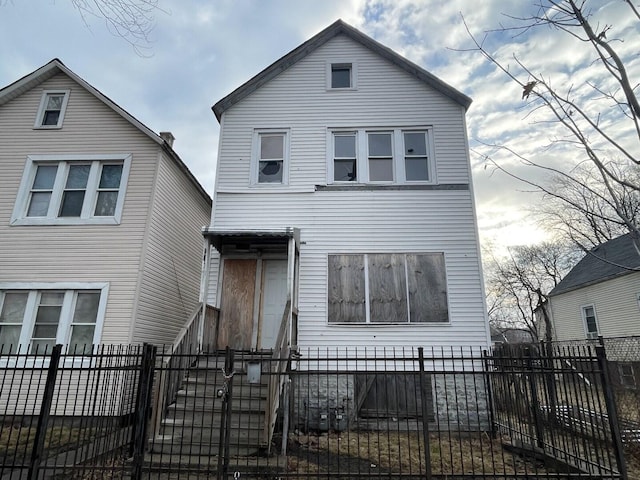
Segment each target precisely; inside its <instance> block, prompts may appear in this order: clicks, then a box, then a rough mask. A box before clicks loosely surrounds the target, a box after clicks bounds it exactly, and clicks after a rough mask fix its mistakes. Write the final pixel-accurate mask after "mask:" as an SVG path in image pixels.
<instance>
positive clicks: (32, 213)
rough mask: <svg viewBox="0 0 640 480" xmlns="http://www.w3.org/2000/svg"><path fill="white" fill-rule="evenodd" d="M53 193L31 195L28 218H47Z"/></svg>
mask: <svg viewBox="0 0 640 480" xmlns="http://www.w3.org/2000/svg"><path fill="white" fill-rule="evenodd" d="M50 200H51V193H49V192H34V193H32V194H31V202H30V203H29V209H28V210H27V217H46V216H47V212H48V211H49V201H50Z"/></svg>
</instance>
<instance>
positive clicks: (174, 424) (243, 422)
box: [160, 412, 264, 430]
mask: <svg viewBox="0 0 640 480" xmlns="http://www.w3.org/2000/svg"><path fill="white" fill-rule="evenodd" d="M182 413H184V415H181V416H179V417H178V418H174V417H170V416H169V417H166V418H163V419H162V421H161V423H160V425H161V427H162V428H171V429H173V430H177V429H179V428H188V427H197V428H218V427H219V426H220V423H221V422H222V415H221V412H209V413H207V414H205V415H194V414H191V415H189V413H188V412H182ZM229 421H230V425H231V428H259V427H260V426H261V425H264V413H263V412H260V413H251V414H249V413H245V414H243V413H241V412H240V413H236V414H234V413H233V412H232V413H231V418H230V419H229Z"/></svg>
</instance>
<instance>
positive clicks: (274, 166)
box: [258, 160, 283, 183]
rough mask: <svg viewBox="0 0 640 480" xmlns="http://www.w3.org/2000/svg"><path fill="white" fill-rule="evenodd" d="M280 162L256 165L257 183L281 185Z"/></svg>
mask: <svg viewBox="0 0 640 480" xmlns="http://www.w3.org/2000/svg"><path fill="white" fill-rule="evenodd" d="M282 163H283V162H282V160H281V161H270V162H260V164H259V165H258V168H259V172H258V182H259V183H282Z"/></svg>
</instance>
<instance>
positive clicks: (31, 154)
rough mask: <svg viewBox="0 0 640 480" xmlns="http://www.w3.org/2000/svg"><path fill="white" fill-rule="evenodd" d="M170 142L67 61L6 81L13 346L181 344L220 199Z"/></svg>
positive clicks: (2, 256)
mask: <svg viewBox="0 0 640 480" xmlns="http://www.w3.org/2000/svg"><path fill="white" fill-rule="evenodd" d="M172 142H173V136H172V135H171V134H170V133H163V134H160V135H158V134H156V133H154V132H152V131H151V130H150V129H149V128H147V127H146V126H145V125H143V124H142V123H140V122H139V121H138V120H136V119H135V118H134V117H133V116H131V115H130V114H129V113H127V112H126V111H125V110H124V109H122V108H121V107H119V106H118V105H116V104H115V103H114V102H113V101H112V100H110V99H109V98H107V97H106V96H105V95H104V94H102V93H101V92H99V91H98V90H96V89H95V88H94V87H92V86H91V85H89V84H88V83H87V82H85V81H84V80H83V79H81V78H80V77H79V76H77V75H76V74H75V73H73V72H72V71H71V70H70V69H69V68H67V67H66V66H65V65H64V64H63V63H62V62H61V61H59V60H57V59H54V60H52V61H51V62H49V63H47V64H46V65H44V66H43V67H41V68H39V69H37V70H36V71H34V72H33V73H30V74H29V75H27V76H25V77H23V78H21V79H19V80H17V81H16V82H14V83H12V84H11V85H9V86H7V87H5V88H3V89H2V90H0V344H2V345H4V346H3V348H4V351H5V352H7V351H8V350H9V349H12V350H14V351H15V350H17V345H21V348H22V349H23V350H24V349H27V348H28V349H32V350H33V349H36V348H38V349H39V350H40V351H42V350H43V349H44V348H48V349H50V348H51V346H52V345H54V344H56V343H61V344H64V345H68V346H69V348H70V349H71V350H73V349H74V348H77V349H78V350H82V349H83V348H85V345H88V346H90V345H94V344H98V343H101V344H128V343H138V342H143V341H145V342H152V343H156V344H161V343H169V342H172V341H173V340H174V339H175V337H176V335H177V333H178V331H179V330H180V328H181V327H182V326H183V325H184V324H185V322H186V321H187V319H188V317H189V315H190V314H191V313H192V311H193V310H194V309H196V310H197V308H198V305H199V301H200V298H199V295H200V281H201V269H202V248H203V245H202V234H201V229H202V227H203V226H204V225H206V224H207V223H208V221H209V216H210V211H211V199H210V197H209V195H208V194H207V193H206V192H205V191H204V190H203V188H202V187H201V186H200V184H199V183H198V182H197V181H196V179H195V178H194V177H193V175H192V174H191V173H190V172H189V170H188V169H187V167H186V166H185V164H184V163H183V162H182V161H181V160H180V158H179V157H178V155H177V154H176V153H175V151H174V150H173V149H172Z"/></svg>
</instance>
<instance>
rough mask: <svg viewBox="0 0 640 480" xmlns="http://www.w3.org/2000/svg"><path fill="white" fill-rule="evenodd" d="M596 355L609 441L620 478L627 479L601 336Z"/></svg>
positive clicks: (614, 402)
mask: <svg viewBox="0 0 640 480" xmlns="http://www.w3.org/2000/svg"><path fill="white" fill-rule="evenodd" d="M596 356H597V357H598V367H599V368H600V377H601V379H602V390H603V393H604V400H605V403H606V406H607V416H608V418H609V428H610V429H611V442H612V443H613V450H614V452H615V456H616V463H617V465H618V473H620V478H621V479H622V480H627V478H628V473H627V464H626V462H625V458H624V450H623V448H624V446H623V445H622V435H621V434H620V424H619V423H618V410H617V408H616V401H615V398H614V396H613V390H612V389H611V377H610V376H609V365H608V360H607V353H606V351H605V348H604V345H603V342H602V337H601V338H600V345H598V346H596Z"/></svg>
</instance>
